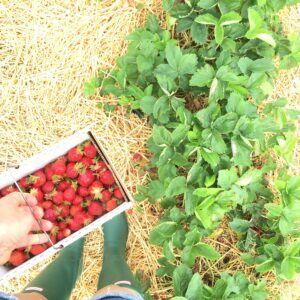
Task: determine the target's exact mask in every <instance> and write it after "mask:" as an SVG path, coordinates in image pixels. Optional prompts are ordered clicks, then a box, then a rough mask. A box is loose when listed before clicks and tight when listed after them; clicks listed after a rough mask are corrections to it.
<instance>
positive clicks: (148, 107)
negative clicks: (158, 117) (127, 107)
mask: <svg viewBox="0 0 300 300" xmlns="http://www.w3.org/2000/svg"><path fill="white" fill-rule="evenodd" d="M156 100H157V99H156V98H155V97H153V96H144V97H143V98H142V99H141V102H140V107H141V110H142V111H143V112H144V113H145V114H147V115H151V114H152V113H153V107H154V104H155V102H156Z"/></svg>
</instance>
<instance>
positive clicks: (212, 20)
mask: <svg viewBox="0 0 300 300" xmlns="http://www.w3.org/2000/svg"><path fill="white" fill-rule="evenodd" d="M195 22H197V23H200V24H204V25H216V24H217V23H218V19H217V18H216V17H214V16H213V15H211V14H203V15H200V16H198V17H196V18H195Z"/></svg>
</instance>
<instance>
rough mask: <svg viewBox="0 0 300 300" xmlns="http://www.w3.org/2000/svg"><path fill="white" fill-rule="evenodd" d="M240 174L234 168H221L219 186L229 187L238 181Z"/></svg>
mask: <svg viewBox="0 0 300 300" xmlns="http://www.w3.org/2000/svg"><path fill="white" fill-rule="evenodd" d="M237 180H238V176H237V173H236V170H235V169H234V168H232V169H230V170H220V171H219V173H218V186H220V187H221V188H224V189H229V188H230V187H231V186H232V185H233V184H234V183H235V182H236V181H237Z"/></svg>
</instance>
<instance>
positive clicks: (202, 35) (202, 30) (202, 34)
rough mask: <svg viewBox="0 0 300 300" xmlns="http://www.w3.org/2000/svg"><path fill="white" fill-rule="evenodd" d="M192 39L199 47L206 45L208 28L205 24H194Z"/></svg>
mask: <svg viewBox="0 0 300 300" xmlns="http://www.w3.org/2000/svg"><path fill="white" fill-rule="evenodd" d="M191 37H192V39H193V41H194V42H196V43H197V44H199V45H203V44H204V43H206V41H207V38H208V31H207V27H206V26H205V25H203V24H199V23H196V22H193V24H192V27H191Z"/></svg>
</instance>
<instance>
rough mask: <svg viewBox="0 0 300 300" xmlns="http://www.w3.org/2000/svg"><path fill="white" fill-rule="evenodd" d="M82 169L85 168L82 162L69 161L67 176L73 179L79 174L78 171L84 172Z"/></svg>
mask: <svg viewBox="0 0 300 300" xmlns="http://www.w3.org/2000/svg"><path fill="white" fill-rule="evenodd" d="M84 170H85V166H84V164H83V163H81V162H78V163H74V162H71V163H69V164H68V165H67V176H68V177H70V178H72V179H74V178H76V177H77V176H78V175H79V173H82V172H84Z"/></svg>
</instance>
